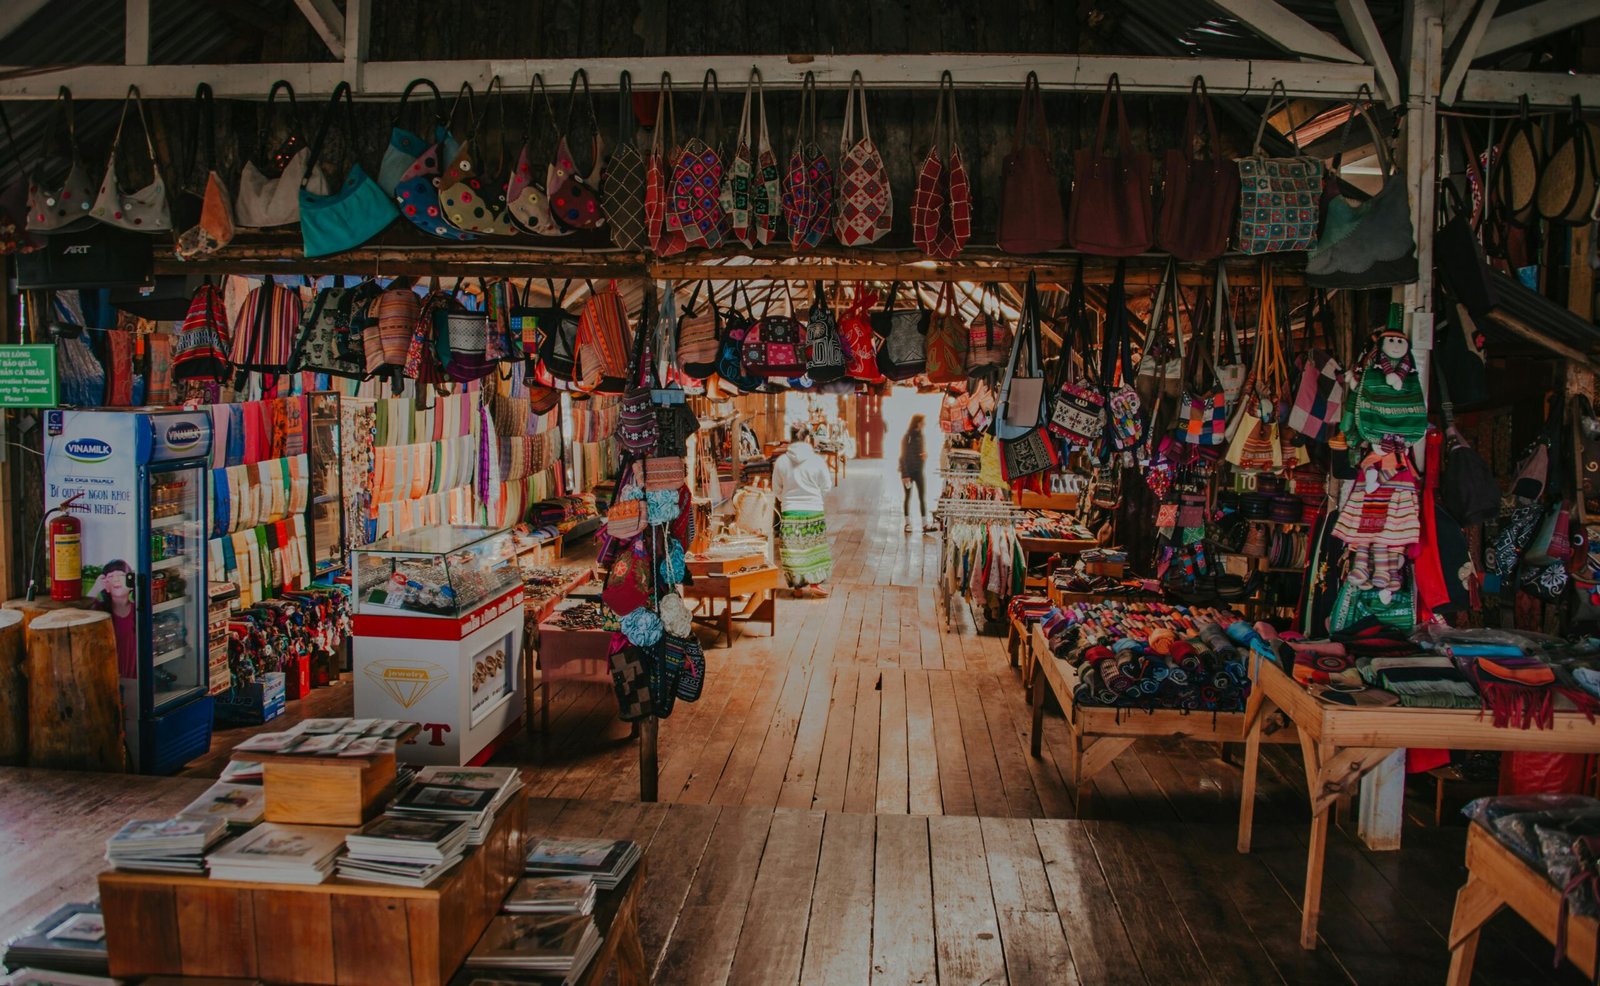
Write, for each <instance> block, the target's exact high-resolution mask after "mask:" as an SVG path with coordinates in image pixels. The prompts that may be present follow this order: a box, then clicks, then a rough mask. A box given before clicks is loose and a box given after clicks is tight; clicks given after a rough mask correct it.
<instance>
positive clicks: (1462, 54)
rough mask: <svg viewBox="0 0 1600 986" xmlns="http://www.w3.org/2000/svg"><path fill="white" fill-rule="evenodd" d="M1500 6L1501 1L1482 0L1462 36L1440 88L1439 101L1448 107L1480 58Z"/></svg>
mask: <svg viewBox="0 0 1600 986" xmlns="http://www.w3.org/2000/svg"><path fill="white" fill-rule="evenodd" d="M1499 6H1500V0H1482V2H1481V3H1480V4H1479V5H1478V9H1477V11H1476V12H1475V13H1473V15H1472V20H1471V22H1470V23H1469V25H1468V27H1467V29H1466V31H1465V32H1464V33H1463V34H1462V36H1461V44H1460V45H1458V46H1457V47H1456V54H1455V58H1454V59H1453V60H1452V61H1451V62H1450V71H1448V72H1446V73H1445V76H1444V84H1443V85H1441V86H1440V87H1439V99H1440V100H1441V101H1443V102H1444V103H1446V104H1447V105H1448V104H1450V103H1453V102H1455V99H1456V94H1457V93H1459V92H1460V91H1461V83H1462V82H1464V81H1465V80H1466V78H1467V70H1468V69H1470V68H1471V67H1472V60H1473V59H1474V58H1477V57H1478V50H1479V49H1480V48H1482V47H1483V36H1484V34H1485V33H1486V32H1487V31H1488V30H1489V24H1490V22H1491V21H1493V20H1494V12H1495V9H1496V8H1498V7H1499Z"/></svg>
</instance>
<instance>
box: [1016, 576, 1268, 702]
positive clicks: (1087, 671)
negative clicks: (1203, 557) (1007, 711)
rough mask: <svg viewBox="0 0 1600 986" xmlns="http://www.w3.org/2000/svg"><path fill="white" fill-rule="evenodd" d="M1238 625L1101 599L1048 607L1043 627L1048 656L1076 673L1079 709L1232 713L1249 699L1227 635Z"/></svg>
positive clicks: (1181, 610) (1217, 617) (1225, 617)
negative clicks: (1232, 627)
mask: <svg viewBox="0 0 1600 986" xmlns="http://www.w3.org/2000/svg"><path fill="white" fill-rule="evenodd" d="M1237 620H1238V617H1237V616H1236V615H1234V614H1232V613H1229V612H1226V611H1217V610H1211V609H1202V608H1199V607H1185V606H1169V605H1167V604H1166V603H1131V602H1113V601H1106V602H1098V603H1075V604H1073V605H1070V606H1066V607H1060V608H1056V609H1052V610H1051V611H1050V612H1049V613H1047V614H1046V615H1045V617H1044V619H1043V620H1042V621H1041V623H1040V630H1041V631H1042V632H1043V633H1044V635H1045V638H1046V639H1047V640H1048V641H1049V643H1050V653H1051V655H1052V656H1053V657H1054V658H1055V659H1058V660H1063V661H1066V662H1067V663H1068V664H1070V665H1071V666H1072V667H1073V668H1075V669H1076V670H1077V672H1078V682H1077V684H1076V686H1074V688H1073V702H1074V703H1076V704H1079V705H1097V706H1112V707H1117V708H1140V709H1146V710H1154V709H1177V710H1187V711H1195V712H1200V711H1205V712H1232V711H1238V710H1240V709H1243V708H1244V703H1245V700H1246V699H1247V698H1248V697H1249V694H1250V678H1249V673H1248V671H1247V670H1246V666H1245V661H1244V659H1243V657H1242V654H1241V651H1240V650H1239V648H1238V647H1237V646H1235V644H1234V642H1233V640H1232V639H1231V638H1230V636H1229V634H1228V632H1227V628H1228V627H1229V626H1230V625H1237V624H1236V622H1235V621H1237ZM1041 659H1044V656H1043V655H1041Z"/></svg>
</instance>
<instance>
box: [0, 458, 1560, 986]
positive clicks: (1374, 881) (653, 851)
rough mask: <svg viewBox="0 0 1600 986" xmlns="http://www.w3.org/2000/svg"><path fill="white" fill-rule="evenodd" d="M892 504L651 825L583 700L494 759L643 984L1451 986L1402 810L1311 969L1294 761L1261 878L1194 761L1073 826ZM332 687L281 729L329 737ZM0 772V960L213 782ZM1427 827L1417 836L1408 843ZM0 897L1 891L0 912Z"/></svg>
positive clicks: (611, 715)
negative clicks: (586, 843)
mask: <svg viewBox="0 0 1600 986" xmlns="http://www.w3.org/2000/svg"><path fill="white" fill-rule="evenodd" d="M898 500H899V489H898V484H897V483H894V482H892V481H891V482H887V483H886V482H884V480H883V477H882V474H881V473H880V472H879V471H878V470H877V468H876V464H874V463H864V462H858V463H852V465H851V476H850V478H849V479H848V480H847V482H846V485H845V486H844V488H843V489H841V490H840V491H839V493H837V494H835V495H834V497H833V501H832V504H831V505H830V514H829V520H830V527H831V528H832V530H833V532H834V537H835V549H834V550H835V580H834V593H833V595H832V597H831V598H829V599H826V600H814V601H813V600H790V599H788V598H785V599H783V600H781V601H780V604H779V607H778V628H777V633H776V635H775V636H767V635H765V628H764V627H762V628H759V629H757V630H756V631H755V633H754V634H752V635H749V636H745V637H743V638H741V639H740V640H738V641H737V642H736V643H735V645H734V646H733V647H731V648H722V649H714V650H711V651H709V652H708V666H709V667H708V682H707V687H706V690H705V697H704V698H703V699H702V700H701V701H700V702H699V703H696V704H694V705H684V704H681V703H680V704H679V706H678V709H677V711H676V712H675V713H674V715H673V716H672V717H671V718H670V719H668V720H666V721H664V722H663V723H662V725H661V730H660V750H661V772H660V797H661V802H662V803H659V804H650V805H645V804H640V803H638V802H637V800H635V799H637V797H638V765H637V756H636V748H635V746H634V745H633V743H632V742H631V741H630V740H629V735H628V730H627V728H626V726H624V725H622V724H620V723H618V722H616V721H615V700H614V698H613V697H612V695H611V692H610V689H609V687H608V686H606V685H604V684H592V685H568V686H566V687H563V688H560V689H558V690H557V691H556V693H555V696H554V698H553V708H552V724H551V731H550V734H549V735H548V736H546V737H541V738H535V739H527V738H521V739H518V740H517V741H515V742H513V743H511V744H509V745H508V746H507V747H506V748H504V749H502V750H501V751H500V752H499V753H498V755H497V757H496V762H504V763H516V764H520V765H522V766H523V767H524V768H525V770H526V775H527V778H528V783H529V788H530V790H531V792H532V793H533V794H534V795H535V796H536V797H537V798H538V799H539V800H537V801H536V802H535V803H534V805H535V818H536V819H537V822H536V824H537V825H538V826H541V827H543V828H544V829H545V830H547V831H557V832H563V833H572V834H592V833H596V832H600V833H604V834H608V835H615V836H616V837H627V838H634V839H637V840H639V841H640V842H641V843H644V844H645V845H646V850H647V852H648V853H649V854H650V885H649V887H648V888H647V893H646V896H645V904H644V907H645V910H644V912H643V915H642V918H643V929H642V931H643V935H644V938H645V947H646V952H647V955H648V956H649V957H650V959H651V962H652V967H653V969H654V971H655V975H656V981H658V982H661V983H695V984H700V983H710V984H715V983H722V982H755V983H789V982H808V983H809V982H825V981H826V982H840V983H866V982H882V983H934V982H939V983H969V982H993V983H999V982H1007V981H1009V982H1014V983H1031V982H1038V983H1073V982H1082V983H1139V982H1150V983H1171V982H1185V983H1230V984H1231V983H1278V982H1282V983H1348V982H1356V983H1395V982H1409V981H1415V982H1416V983H1419V984H1420V983H1427V982H1437V981H1440V980H1442V979H1443V976H1444V970H1445V966H1446V964H1447V952H1446V946H1445V934H1446V933H1447V931H1448V927H1449V921H1450V911H1451V905H1452V902H1453V899H1454V894H1455V891H1456V889H1457V888H1458V887H1459V886H1460V884H1461V883H1462V882H1463V880H1464V871H1463V869H1462V867H1461V860H1462V852H1463V846H1464V842H1465V839H1464V828H1463V827H1461V826H1460V825H1459V824H1449V825H1447V826H1445V827H1443V828H1434V827H1433V825H1432V799H1431V791H1429V792H1425V793H1426V794H1427V796H1426V797H1419V798H1418V799H1416V801H1415V802H1414V803H1412V804H1409V805H1408V808H1409V809H1410V810H1409V815H1410V816H1411V818H1412V819H1413V820H1412V822H1411V823H1409V824H1408V826H1407V832H1406V837H1405V849H1404V851H1402V852H1400V853H1370V852H1367V851H1365V850H1364V849H1362V848H1361V847H1360V845H1359V843H1357V842H1356V841H1355V840H1354V838H1353V837H1351V836H1349V835H1346V834H1344V833H1342V832H1339V831H1335V832H1334V834H1333V836H1332V838H1331V840H1330V848H1329V854H1328V865H1327V876H1326V880H1327V883H1326V890H1325V894H1324V903H1323V908H1324V909H1323V918H1322V925H1321V927H1322V934H1323V938H1324V945H1323V947H1322V948H1320V949H1319V950H1317V951H1316V952H1313V953H1307V952H1304V951H1302V950H1301V949H1300V948H1299V947H1298V945H1297V931H1298V927H1299V912H1298V902H1299V899H1300V892H1301V888H1302V886H1303V881H1304V867H1305V851H1306V849H1305V838H1306V834H1307V833H1306V820H1307V809H1306V801H1305V794H1304V783H1305V782H1304V772H1303V769H1302V768H1301V766H1300V764H1299V763H1298V760H1297V759H1295V758H1294V756H1293V752H1292V751H1290V750H1289V749H1288V748H1270V749H1269V751H1268V752H1267V753H1266V755H1265V756H1264V759H1263V776H1262V800H1261V804H1260V806H1259V808H1258V811H1257V825H1256V845H1257V851H1256V852H1255V853H1253V854H1252V855H1250V856H1239V855H1237V854H1236V853H1235V852H1234V849H1233V841H1234V828H1233V826H1234V822H1235V819H1236V817H1237V810H1238V789H1239V771H1238V769H1237V768H1236V767H1235V766H1233V765H1232V764H1230V763H1229V762H1227V761H1225V760H1224V759H1223V758H1222V756H1221V751H1219V750H1218V749H1217V748H1216V747H1215V746H1206V745H1200V744H1191V743H1185V742H1179V741H1161V740H1151V741H1141V742H1140V743H1138V744H1135V746H1134V747H1132V748H1131V749H1130V750H1129V751H1128V752H1127V753H1125V754H1123V755H1122V756H1121V757H1119V758H1118V759H1117V760H1116V761H1115V762H1114V763H1113V764H1112V766H1111V767H1110V768H1109V769H1107V770H1106V771H1104V772H1103V773H1102V774H1101V775H1100V776H1099V777H1098V778H1096V781H1095V786H1094V791H1093V795H1092V797H1091V801H1090V805H1091V806H1092V807H1091V815H1092V817H1091V818H1088V819H1085V820H1075V819H1073V817H1072V816H1073V815H1074V812H1073V810H1072V806H1071V803H1070V802H1069V800H1068V796H1067V785H1066V784H1065V783H1064V781H1063V779H1062V767H1063V765H1064V764H1065V763H1066V749H1065V732H1064V726H1063V724H1062V722H1061V720H1060V718H1059V716H1051V717H1048V718H1047V720H1046V726H1045V728H1046V744H1045V755H1044V757H1043V758H1042V759H1039V760H1035V759H1033V758H1032V757H1030V756H1029V755H1028V751H1027V737H1026V728H1027V725H1026V724H1027V714H1026V713H1027V707H1026V703H1025V701H1024V699H1023V694H1022V690H1021V688H1020V686H1019V684H1018V681H1017V677H1016V672H1015V671H1014V670H1012V669H1011V668H1010V666H1009V662H1008V660H1007V657H1006V654H1005V651H1004V640H1003V638H1002V637H999V636H996V635H990V634H988V633H983V632H980V631H979V628H978V627H977V626H975V624H974V622H973V620H972V617H971V614H970V613H969V612H968V610H967V608H966V607H965V605H964V604H959V603H958V604H957V605H956V606H955V607H953V608H952V607H946V606H945V605H944V604H943V602H942V601H941V600H940V598H939V595H940V594H939V593H938V592H937V591H936V590H935V588H934V585H935V583H936V582H937V567H938V554H939V548H938V539H937V538H936V537H932V536H924V535H922V534H920V533H918V534H913V535H909V536H908V535H905V534H904V533H902V531H901V518H900V515H899V511H900V507H899V502H898ZM350 695H351V692H350V686H348V685H339V686H336V687H334V688H329V689H322V690H318V691H316V692H314V693H313V695H312V696H311V697H310V698H308V699H306V700H303V701H301V702H297V703H292V704H293V706H295V708H294V709H293V711H292V712H291V714H290V716H289V717H288V718H287V719H286V720H279V721H277V722H274V723H272V724H270V726H269V727H268V728H273V729H278V728H282V727H283V725H284V724H285V722H292V721H293V720H294V719H295V718H298V717H300V716H314V715H338V714H349V708H350V704H351V698H350ZM242 735H243V733H242V732H234V733H232V734H228V735H222V736H219V737H218V740H217V743H216V748H217V750H218V752H217V753H214V754H212V755H211V756H210V757H207V758H204V759H203V760H201V761H198V762H197V763H196V764H194V765H192V768H191V770H190V771H189V772H188V773H189V774H191V775H193V776H192V777H188V778H175V779H137V778H123V777H117V778H101V777H92V778H91V777H85V776H82V775H70V774H50V773H41V772H31V771H18V770H0V887H4V888H7V889H6V890H4V891H0V897H3V898H4V899H3V900H0V934H4V933H7V932H9V931H11V930H15V929H16V928H17V927H18V926H19V925H20V924H22V923H23V922H24V921H25V919H27V918H29V917H31V916H33V915H36V914H38V913H39V912H40V911H42V910H45V909H46V908H47V907H48V906H50V905H51V904H53V903H54V902H56V901H59V900H62V899H69V898H72V897H74V896H76V897H80V898H81V897H83V896H86V895H87V894H88V893H90V892H92V874H93V872H94V870H95V869H97V868H98V867H99V865H100V863H99V855H100V853H101V850H102V847H103V840H104V838H105V837H106V835H108V834H109V833H110V832H111V831H114V830H115V828H116V827H117V826H118V825H119V824H120V823H121V822H122V821H123V820H125V819H127V818H128V817H131V816H133V815H136V814H141V813H147V814H152V815H155V816H157V817H159V816H160V815H162V814H165V813H169V812H170V811H171V810H173V809H174V808H176V807H178V806H181V804H183V803H184V802H186V801H187V800H188V799H189V798H190V797H192V796H193V795H194V794H195V793H197V792H198V790H200V787H201V785H202V781H201V780H200V779H199V778H204V777H207V776H215V775H216V773H217V772H218V770H220V767H221V763H222V761H223V759H225V752H224V751H225V749H226V747H227V746H229V745H231V744H232V743H234V742H237V740H238V739H239V738H240V737H241V736H242ZM1424 816H1425V817H1426V830H1424V829H1423V828H1422V827H1421V826H1419V824H1418V823H1417V819H1421V818H1423V817H1424ZM12 888H15V889H12ZM1484 945H1485V947H1484V948H1483V949H1481V950H1480V953H1479V961H1478V969H1477V976H1476V979H1475V981H1477V982H1482V983H1543V982H1551V981H1558V982H1567V981H1572V982H1575V981H1577V980H1576V976H1575V973H1573V972H1572V971H1571V970H1570V969H1567V970H1566V971H1565V972H1564V973H1562V974H1559V975H1555V976H1554V978H1552V976H1553V974H1552V973H1551V971H1550V954H1551V949H1550V947H1549V946H1548V945H1547V944H1546V943H1544V941H1543V940H1542V939H1541V938H1539V937H1538V936H1537V935H1536V934H1534V933H1533V932H1532V931H1531V930H1530V929H1528V928H1527V927H1526V926H1524V925H1523V924H1522V923H1521V922H1520V921H1519V920H1518V919H1517V918H1516V917H1515V916H1514V915H1501V916H1500V917H1497V918H1496V919H1494V920H1493V921H1491V922H1490V924H1489V925H1488V928H1487V930H1486V932H1485V938H1484Z"/></svg>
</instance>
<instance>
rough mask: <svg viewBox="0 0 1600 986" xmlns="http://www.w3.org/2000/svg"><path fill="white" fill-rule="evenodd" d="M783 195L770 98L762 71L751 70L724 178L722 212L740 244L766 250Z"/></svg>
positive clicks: (775, 231) (772, 234)
mask: <svg viewBox="0 0 1600 986" xmlns="http://www.w3.org/2000/svg"><path fill="white" fill-rule="evenodd" d="M752 99H753V100H754V103H753V105H752ZM757 117H759V118H760V122H759V123H757ZM781 194H782V193H781V192H780V191H779V189H778V158H777V155H775V154H773V153H772V139H771V137H770V136H768V133H767V97H766V96H765V94H763V93H762V91H761V73H760V71H758V70H756V69H751V70H750V81H749V82H748V83H747V84H746V85H745V90H744V108H743V109H742V110H740V112H739V142H738V144H737V145H736V146H735V149H734V152H733V156H732V157H731V158H730V159H729V161H728V167H727V170H726V172H725V173H724V174H723V176H722V211H723V212H724V213H725V214H726V215H727V217H728V224H729V227H730V230H731V232H732V233H733V235H734V237H735V238H736V239H738V241H739V242H740V243H743V244H744V245H745V246H747V247H757V246H765V245H766V244H768V243H771V242H772V241H773V240H774V239H775V238H776V237H777V235H778V214H779V213H780V212H781V211H782V205H781V203H780V201H779V200H780V197H781Z"/></svg>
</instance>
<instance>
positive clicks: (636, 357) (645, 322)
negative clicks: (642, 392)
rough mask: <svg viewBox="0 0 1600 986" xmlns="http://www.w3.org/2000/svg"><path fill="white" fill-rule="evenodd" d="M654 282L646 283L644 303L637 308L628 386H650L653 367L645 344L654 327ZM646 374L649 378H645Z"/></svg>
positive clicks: (629, 358) (629, 361)
mask: <svg viewBox="0 0 1600 986" xmlns="http://www.w3.org/2000/svg"><path fill="white" fill-rule="evenodd" d="M655 300H656V299H655V282H653V281H651V282H647V283H646V284H645V288H644V303H643V304H642V305H641V306H640V308H639V330H638V331H637V332H635V333H634V334H633V352H632V354H631V355H630V356H629V357H628V383H629V385H630V386H638V387H645V386H649V384H650V382H651V381H650V376H653V375H654V372H655V371H654V367H653V366H650V365H648V364H650V362H651V360H650V356H649V350H650V347H649V346H648V344H647V343H646V340H647V339H648V338H649V336H650V333H651V332H652V331H654V329H655V325H654V322H653V319H654V317H655V312H654V310H653V309H654V308H655V304H654V302H655ZM647 374H648V375H649V376H647Z"/></svg>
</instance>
